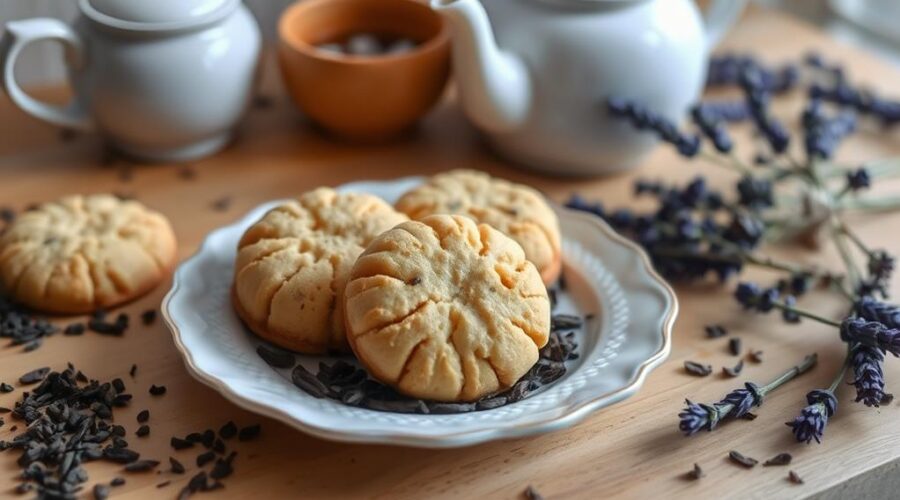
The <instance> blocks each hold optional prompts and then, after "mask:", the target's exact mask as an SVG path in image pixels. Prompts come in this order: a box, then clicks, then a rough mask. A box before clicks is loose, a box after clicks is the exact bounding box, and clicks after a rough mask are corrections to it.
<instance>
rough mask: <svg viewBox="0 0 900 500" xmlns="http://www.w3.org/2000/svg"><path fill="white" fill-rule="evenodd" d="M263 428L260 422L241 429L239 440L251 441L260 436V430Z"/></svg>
mask: <svg viewBox="0 0 900 500" xmlns="http://www.w3.org/2000/svg"><path fill="white" fill-rule="evenodd" d="M261 430H262V426H260V425H259V424H256V425H248V426H247V427H244V428H243V429H241V431H240V432H239V433H238V440H240V441H250V440H251V439H256V438H257V437H258V436H259V432H260V431H261Z"/></svg>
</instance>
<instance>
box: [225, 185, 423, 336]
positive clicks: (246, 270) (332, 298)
mask: <svg viewBox="0 0 900 500" xmlns="http://www.w3.org/2000/svg"><path fill="white" fill-rule="evenodd" d="M406 220H407V217H406V216H405V215H403V214H401V213H399V212H397V211H395V210H394V209H393V208H392V207H391V206H390V205H388V204H387V203H385V202H384V201H383V200H381V199H380V198H378V197H376V196H372V195H367V194H353V193H349V194H339V193H337V192H336V191H334V190H333V189H330V188H319V189H316V190H314V191H310V192H308V193H305V194H303V195H301V196H300V197H299V198H298V199H297V200H295V201H291V202H289V203H286V204H284V205H281V206H278V207H276V208H274V209H272V210H270V211H269V212H268V213H266V214H265V215H264V216H263V217H262V219H260V220H259V221H258V222H256V223H255V224H254V225H253V226H251V227H250V228H249V229H247V231H246V232H245V233H244V235H243V236H242V237H241V241H240V243H239V244H238V256H237V262H236V265H235V277H234V287H233V291H232V299H233V300H232V302H233V303H234V306H235V310H236V311H237V313H238V315H239V316H240V317H241V319H242V320H243V321H244V323H245V324H246V325H247V326H248V327H249V328H250V329H251V330H253V331H254V332H255V333H256V334H257V335H259V336H260V337H262V338H264V339H267V340H269V341H271V342H273V343H275V344H278V345H280V346H282V347H285V348H288V349H291V350H294V351H299V352H305V353H324V352H328V351H346V350H348V346H347V341H346V339H345V336H344V320H343V302H342V301H341V300H339V299H340V297H341V296H342V294H343V290H344V286H345V284H346V282H347V275H348V273H349V271H350V267H351V266H352V265H353V263H354V262H355V261H356V258H357V257H358V256H359V254H360V253H362V251H363V250H364V249H365V247H366V245H368V244H369V243H370V242H371V241H372V240H373V239H374V238H375V237H376V236H378V235H379V234H381V233H382V232H384V231H386V230H388V229H390V228H392V227H394V226H396V225H397V224H399V223H401V222H403V221H406Z"/></svg>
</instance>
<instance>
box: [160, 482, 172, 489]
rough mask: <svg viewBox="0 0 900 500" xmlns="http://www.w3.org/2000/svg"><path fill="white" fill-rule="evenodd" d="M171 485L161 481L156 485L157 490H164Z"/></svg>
mask: <svg viewBox="0 0 900 500" xmlns="http://www.w3.org/2000/svg"><path fill="white" fill-rule="evenodd" d="M170 484H172V481H163V482H161V483H159V484H157V485H156V487H157V488H165V487H166V486H168V485H170Z"/></svg>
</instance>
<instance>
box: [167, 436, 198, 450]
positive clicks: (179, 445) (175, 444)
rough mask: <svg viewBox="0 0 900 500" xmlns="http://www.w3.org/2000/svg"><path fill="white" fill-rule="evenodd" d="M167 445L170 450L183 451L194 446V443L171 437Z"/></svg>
mask: <svg viewBox="0 0 900 500" xmlns="http://www.w3.org/2000/svg"><path fill="white" fill-rule="evenodd" d="M169 444H171V445H172V448H175V449H176V450H184V449H187V448H191V447H193V446H194V443H192V442H190V441H188V440H186V439H181V438H178V437H172V439H171V440H170V441H169Z"/></svg>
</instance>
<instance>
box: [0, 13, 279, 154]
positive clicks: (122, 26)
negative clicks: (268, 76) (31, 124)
mask: <svg viewBox="0 0 900 500" xmlns="http://www.w3.org/2000/svg"><path fill="white" fill-rule="evenodd" d="M79 8H80V15H79V17H78V19H77V20H76V21H75V24H74V26H72V27H70V26H68V25H66V24H64V23H62V22H61V21H58V20H55V19H50V18H35V19H27V20H24V21H12V22H9V23H6V33H5V35H4V39H3V43H2V45H0V47H2V53H0V60H2V83H3V87H4V88H5V90H6V92H7V93H8V94H9V96H10V98H11V99H12V101H13V102H14V103H15V104H16V105H18V106H19V107H20V108H21V109H22V110H24V111H26V112H27V113H29V114H31V115H33V116H35V117H37V118H40V119H42V120H46V121H48V122H50V123H53V124H56V125H60V126H63V127H71V128H75V129H79V130H95V131H97V132H99V133H100V134H102V135H103V136H104V137H105V139H107V141H108V142H109V143H110V144H111V145H112V146H113V147H114V148H116V149H118V150H120V151H122V152H123V153H126V154H128V155H130V156H134V157H137V158H140V159H143V160H150V161H170V160H187V159H193V158H198V157H200V156H205V155H208V154H211V153H213V152H215V151H217V150H218V149H220V148H222V147H223V146H224V145H225V144H226V143H227V142H228V140H229V139H230V137H231V135H232V132H233V129H234V127H235V125H236V123H237V122H238V120H239V119H240V118H241V116H242V114H243V113H244V111H245V110H246V107H247V104H248V103H249V101H250V97H251V93H252V90H253V86H254V83H255V77H256V68H257V62H258V59H259V53H260V46H261V37H260V33H259V28H258V26H257V24H256V21H255V20H254V19H253V16H252V15H251V14H250V11H249V10H247V8H246V7H245V6H244V5H243V4H242V3H241V1H240V0H152V1H150V0H147V1H144V0H80V1H79ZM43 39H53V40H58V41H60V42H62V43H63V44H64V46H65V48H66V56H67V63H68V66H69V74H70V79H71V82H72V87H73V88H74V90H75V97H74V99H73V101H72V102H71V103H70V104H69V105H68V106H65V107H60V106H54V105H50V104H47V103H44V102H40V101H38V100H36V99H34V98H32V97H30V96H28V95H27V94H26V93H25V92H24V91H23V90H22V89H21V88H20V87H19V85H18V84H17V83H16V81H15V76H14V71H13V70H14V65H15V63H16V59H17V57H18V55H19V53H20V52H21V51H22V49H23V48H24V47H25V46H26V45H28V44H29V43H32V42H35V41H37V40H43Z"/></svg>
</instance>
